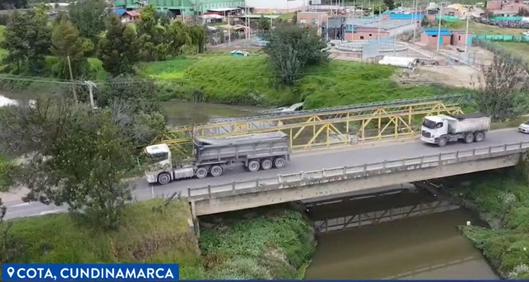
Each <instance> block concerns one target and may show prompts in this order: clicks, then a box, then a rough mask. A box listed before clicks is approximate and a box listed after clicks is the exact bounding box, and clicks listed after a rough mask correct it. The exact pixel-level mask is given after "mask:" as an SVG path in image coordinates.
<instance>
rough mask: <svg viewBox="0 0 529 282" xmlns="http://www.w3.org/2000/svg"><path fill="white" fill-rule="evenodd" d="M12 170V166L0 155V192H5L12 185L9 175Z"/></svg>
mask: <svg viewBox="0 0 529 282" xmlns="http://www.w3.org/2000/svg"><path fill="white" fill-rule="evenodd" d="M12 170H13V166H12V165H11V164H10V163H9V161H8V160H7V159H6V158H4V157H2V155H0V191H6V190H7V189H8V188H9V186H10V185H11V184H13V181H12V179H11V177H10V175H9V174H10V172H11V171H12Z"/></svg>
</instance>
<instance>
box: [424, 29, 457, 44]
mask: <svg viewBox="0 0 529 282" xmlns="http://www.w3.org/2000/svg"><path fill="white" fill-rule="evenodd" d="M452 34H453V33H452V31H450V30H449V29H446V28H442V29H441V30H439V29H437V28H428V29H425V30H424V32H423V33H422V34H421V41H420V43H421V45H424V46H426V47H427V48H429V49H436V48H437V44H438V43H439V46H440V47H443V46H449V45H451V44H452ZM439 37H440V39H439Z"/></svg>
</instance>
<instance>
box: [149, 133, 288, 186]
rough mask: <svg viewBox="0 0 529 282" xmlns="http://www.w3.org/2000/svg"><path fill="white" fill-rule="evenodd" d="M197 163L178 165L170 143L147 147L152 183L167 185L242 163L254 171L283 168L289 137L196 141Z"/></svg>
mask: <svg viewBox="0 0 529 282" xmlns="http://www.w3.org/2000/svg"><path fill="white" fill-rule="evenodd" d="M193 146H194V153H195V154H194V160H193V162H192V163H190V164H188V165H179V166H174V165H173V162H172V158H171V150H170V149H169V146H168V145H166V144H158V145H153V146H148V147H147V148H145V153H146V155H147V156H148V157H149V159H150V160H151V164H150V165H149V168H148V170H147V171H146V172H145V175H146V178H147V181H148V182H149V183H159V184H167V183H169V182H170V181H172V180H176V179H182V178H190V177H194V176H196V177H197V178H204V177H206V176H208V175H211V176H213V177H217V176H220V175H222V174H223V172H224V169H225V168H226V166H229V165H232V164H235V163H240V164H243V165H244V167H245V168H246V169H247V170H248V171H251V172H255V171H258V170H260V169H262V170H268V169H271V168H274V167H275V168H282V167H284V166H286V165H287V161H288V160H289V158H290V147H289V140H288V136H287V135H286V134H284V133H282V132H272V133H260V134H251V135H245V136H236V137H224V138H202V137H196V138H194V140H193Z"/></svg>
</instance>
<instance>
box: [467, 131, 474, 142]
mask: <svg viewBox="0 0 529 282" xmlns="http://www.w3.org/2000/svg"><path fill="white" fill-rule="evenodd" d="M472 142H474V134H473V133H467V135H465V143H467V144H468V143H472Z"/></svg>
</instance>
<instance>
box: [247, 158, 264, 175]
mask: <svg viewBox="0 0 529 282" xmlns="http://www.w3.org/2000/svg"><path fill="white" fill-rule="evenodd" d="M259 168H261V164H260V163H259V161H258V160H253V161H249V162H248V170H249V171H251V172H256V171H258V170H259Z"/></svg>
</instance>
